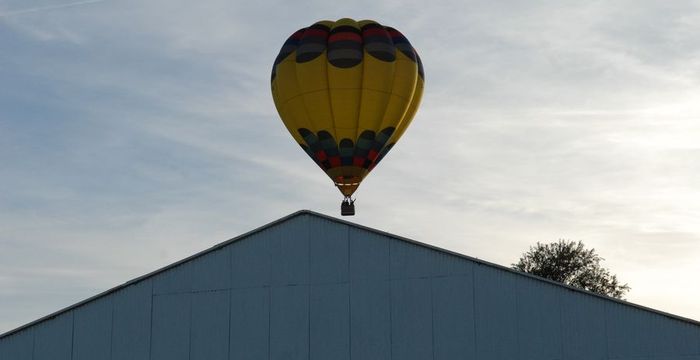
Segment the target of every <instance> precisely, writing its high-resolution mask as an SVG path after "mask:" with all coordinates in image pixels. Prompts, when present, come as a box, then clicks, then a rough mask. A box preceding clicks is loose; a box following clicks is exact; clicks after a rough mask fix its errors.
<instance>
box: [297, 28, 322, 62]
mask: <svg viewBox="0 0 700 360" xmlns="http://www.w3.org/2000/svg"><path fill="white" fill-rule="evenodd" d="M329 30H330V29H329V28H328V26H326V25H323V24H313V25H311V26H310V27H309V28H307V29H306V30H305V31H304V34H303V35H302V36H301V39H300V41H299V47H298V48H297V58H296V61H297V62H298V63H304V62H307V61H311V60H313V59H315V58H317V57H319V56H320V55H321V54H323V52H324V51H325V50H326V41H327V39H328V31H329Z"/></svg>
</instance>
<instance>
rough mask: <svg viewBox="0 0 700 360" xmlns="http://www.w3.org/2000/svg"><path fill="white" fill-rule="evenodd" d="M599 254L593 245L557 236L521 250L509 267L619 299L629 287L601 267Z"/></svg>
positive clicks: (601, 259)
mask: <svg viewBox="0 0 700 360" xmlns="http://www.w3.org/2000/svg"><path fill="white" fill-rule="evenodd" d="M603 260H605V259H603V258H602V257H600V255H598V254H597V253H596V252H595V249H586V247H585V246H584V245H583V242H581V241H578V242H575V241H569V240H561V239H560V240H559V241H557V242H555V243H551V244H541V243H539V242H538V243H537V245H535V246H531V247H530V250H529V251H528V252H526V253H524V254H523V255H522V256H521V257H520V260H519V261H518V262H517V263H516V264H512V267H513V269H515V270H519V271H523V272H526V273H530V274H533V275H537V276H540V277H543V278H545V279H550V280H553V281H557V282H560V283H563V284H567V285H570V286H574V287H577V288H581V289H584V290H588V291H591V292H594V293H598V294H602V295H607V296H612V297H615V298H618V299H622V298H623V296H624V295H625V293H627V292H628V291H629V290H630V287H629V286H628V285H627V284H621V283H620V282H619V281H618V279H617V276H616V275H614V274H611V273H610V271H608V269H605V268H603V267H602V266H601V265H600V263H601V261H603Z"/></svg>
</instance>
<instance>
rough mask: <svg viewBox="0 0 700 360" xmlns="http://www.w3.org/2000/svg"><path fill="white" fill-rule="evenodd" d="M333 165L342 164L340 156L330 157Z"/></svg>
mask: <svg viewBox="0 0 700 360" xmlns="http://www.w3.org/2000/svg"><path fill="white" fill-rule="evenodd" d="M328 161H330V163H331V166H332V167H336V166H340V156H332V157H330V158H329V159H328Z"/></svg>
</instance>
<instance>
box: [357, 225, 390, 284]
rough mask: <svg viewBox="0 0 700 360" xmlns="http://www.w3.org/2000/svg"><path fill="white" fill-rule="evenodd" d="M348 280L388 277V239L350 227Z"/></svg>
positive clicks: (386, 278)
mask: <svg viewBox="0 0 700 360" xmlns="http://www.w3.org/2000/svg"><path fill="white" fill-rule="evenodd" d="M348 236H349V242H350V243H349V252H350V259H349V261H350V264H349V268H350V280H351V281H355V280H368V279H373V280H388V279H389V278H390V270H389V269H390V266H389V265H390V255H389V254H390V252H389V251H390V246H389V244H390V239H389V238H387V237H386V236H382V235H379V234H374V233H368V232H367V231H365V230H361V229H358V228H353V227H351V228H350V229H349V232H348Z"/></svg>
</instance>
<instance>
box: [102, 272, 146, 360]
mask: <svg viewBox="0 0 700 360" xmlns="http://www.w3.org/2000/svg"><path fill="white" fill-rule="evenodd" d="M110 296H111V297H112V300H113V319H112V360H148V359H149V357H150V353H149V351H150V346H151V298H152V288H151V282H150V281H148V280H147V281H142V282H139V283H137V284H134V285H130V286H128V287H126V288H124V289H122V290H120V291H118V292H116V293H114V294H112V295H110Z"/></svg>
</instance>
